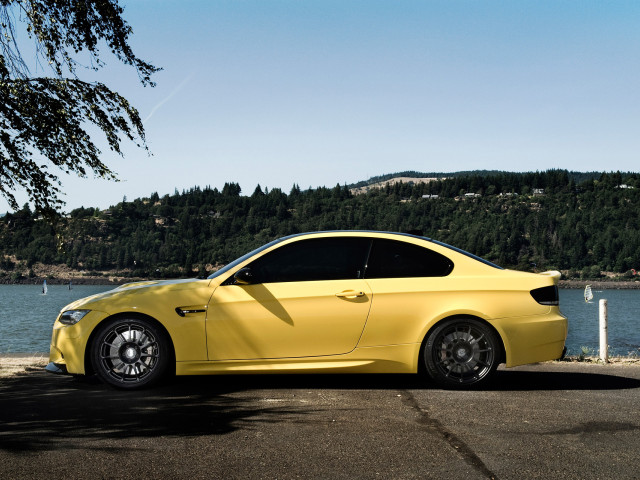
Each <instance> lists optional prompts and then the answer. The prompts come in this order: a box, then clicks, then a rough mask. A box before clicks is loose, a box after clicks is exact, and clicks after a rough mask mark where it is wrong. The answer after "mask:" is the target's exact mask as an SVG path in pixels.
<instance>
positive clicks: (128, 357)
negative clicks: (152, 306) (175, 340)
mask: <svg viewBox="0 0 640 480" xmlns="http://www.w3.org/2000/svg"><path fill="white" fill-rule="evenodd" d="M169 357H170V355H169V342H168V341H167V339H166V335H165V333H164V332H163V331H162V330H161V329H160V328H158V327H157V326H156V325H155V324H154V323H152V322H150V321H148V320H146V319H144V318H115V319H113V320H110V321H107V322H106V323H105V324H104V325H103V326H101V327H100V328H99V330H98V331H97V333H96V336H95V339H94V341H93V345H92V350H91V363H92V366H93V370H94V371H95V372H96V374H97V375H98V376H99V377H100V378H101V379H102V380H103V381H105V382H107V383H109V384H111V385H113V386H115V387H118V388H126V389H133V388H140V387H143V386H149V385H151V384H153V383H156V382H157V381H158V380H160V379H161V378H162V377H163V376H164V375H165V373H166V372H167V369H168V366H169Z"/></svg>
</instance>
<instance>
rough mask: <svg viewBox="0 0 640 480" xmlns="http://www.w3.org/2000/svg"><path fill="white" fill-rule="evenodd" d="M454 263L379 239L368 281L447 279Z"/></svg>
mask: <svg viewBox="0 0 640 480" xmlns="http://www.w3.org/2000/svg"><path fill="white" fill-rule="evenodd" d="M452 270H453V262H452V261H451V260H449V259H448V258H447V257H445V256H444V255H441V254H439V253H437V252H434V251H433V250H429V249H428V248H424V247H419V246H418V245H414V244H411V243H406V242H399V241H396V240H386V239H378V238H377V239H375V240H374V241H373V247H372V248H371V255H370V257H369V262H368V264H367V269H366V272H365V277H366V278H403V277H445V276H447V275H449V274H450V273H451V271H452Z"/></svg>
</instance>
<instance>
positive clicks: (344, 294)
mask: <svg viewBox="0 0 640 480" xmlns="http://www.w3.org/2000/svg"><path fill="white" fill-rule="evenodd" d="M336 297H339V298H356V297H364V292H356V291H355V290H345V291H344V292H340V293H336Z"/></svg>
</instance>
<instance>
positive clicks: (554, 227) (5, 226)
mask: <svg viewBox="0 0 640 480" xmlns="http://www.w3.org/2000/svg"><path fill="white" fill-rule="evenodd" d="M412 173H413V174H415V173H416V172H412ZM424 175H425V176H429V175H430V176H433V174H424ZM414 176H415V175H414ZM444 176H446V178H445V179H442V180H439V181H434V182H430V183H415V184H396V185H393V186H388V187H385V188H382V189H374V190H371V191H369V192H368V193H366V194H362V195H354V194H352V193H351V190H350V189H349V187H348V186H340V185H337V186H335V187H333V188H317V189H310V190H305V191H302V190H301V189H300V188H299V187H298V186H295V185H294V187H293V188H292V189H291V191H290V192H288V193H286V192H283V191H282V190H280V189H277V188H274V189H271V190H267V189H264V190H263V189H261V188H260V187H259V186H258V187H257V188H256V189H255V191H254V192H251V193H249V194H248V195H243V192H241V191H240V187H239V185H237V184H234V183H229V184H226V185H225V186H224V188H223V189H222V190H221V191H219V190H217V189H215V188H214V189H211V188H204V189H201V188H194V189H191V190H189V191H184V192H182V193H178V192H176V193H175V194H174V195H165V196H163V197H159V196H158V194H156V193H154V194H152V195H151V196H150V197H148V198H142V199H136V200H133V201H129V202H122V203H119V204H118V205H115V206H113V207H111V208H109V209H108V210H98V209H94V208H80V209H76V210H73V211H72V212H70V214H69V215H67V216H64V217H61V218H59V219H58V222H57V225H51V224H49V223H47V221H45V220H43V219H41V218H39V217H38V216H37V215H36V214H34V213H32V212H31V211H30V210H29V208H28V207H25V208H23V209H22V210H20V211H18V212H15V213H8V214H7V215H5V216H4V217H3V218H0V249H1V250H0V251H1V253H2V254H1V255H0V269H2V270H1V271H0V275H1V276H3V277H4V278H5V279H9V278H11V279H13V280H16V279H19V278H20V277H21V276H28V275H29V271H30V269H31V267H32V266H33V265H34V264H35V263H36V262H42V263H45V264H66V265H67V266H68V267H70V268H72V269H76V270H79V271H80V270H82V271H85V272H93V273H94V274H95V273H96V272H103V271H113V270H117V271H120V272H122V273H124V274H125V275H128V276H137V277H152V278H162V277H175V276H193V275H196V274H205V273H206V271H209V270H211V269H212V268H215V267H216V266H219V265H221V264H224V263H227V262H229V261H231V260H233V259H234V258H236V257H237V256H239V255H241V254H243V253H246V252H247V251H249V250H251V249H253V248H255V247H257V246H259V245H261V244H263V243H265V242H268V241H270V240H272V239H274V238H276V237H280V236H283V235H288V234H291V233H295V232H304V231H315V230H334V229H372V230H390V231H399V232H411V233H421V234H424V235H425V236H428V237H432V238H435V239H437V240H441V241H443V242H446V243H450V244H452V245H455V246H457V247H460V248H462V249H465V250H468V251H470V252H472V253H474V254H476V255H479V256H481V257H485V258H487V259H488V260H491V261H493V262H496V263H498V264H499V265H502V266H505V267H515V268H518V269H524V270H532V269H537V270H545V269H551V268H554V269H562V270H567V271H568V272H567V273H568V275H569V276H570V277H580V276H582V277H583V278H595V277H598V276H600V274H601V273H600V272H602V271H610V272H617V273H619V274H625V273H626V274H627V275H631V273H630V271H631V269H635V268H638V269H640V174H635V173H610V174H596V173H591V174H584V173H574V172H567V171H564V170H550V171H547V172H536V173H505V172H488V173H487V172H484V173H483V172H471V173H469V174H465V175H454V174H447V175H443V177H444ZM380 178H381V177H380ZM31 275H33V273H31Z"/></svg>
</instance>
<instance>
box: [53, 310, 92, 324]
mask: <svg viewBox="0 0 640 480" xmlns="http://www.w3.org/2000/svg"><path fill="white" fill-rule="evenodd" d="M90 311H91V310H67V311H66V312H62V315H60V323H63V324H65V325H75V324H76V323H78V322H79V321H80V320H82V317H84V316H85V315H86V314H87V313H89V312H90Z"/></svg>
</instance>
